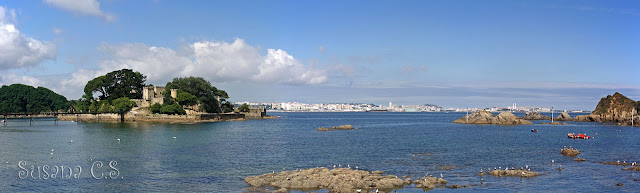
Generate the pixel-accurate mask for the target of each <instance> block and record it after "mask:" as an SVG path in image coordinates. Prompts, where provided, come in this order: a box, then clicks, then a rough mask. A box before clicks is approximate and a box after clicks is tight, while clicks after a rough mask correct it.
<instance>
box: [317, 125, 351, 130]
mask: <svg viewBox="0 0 640 193" xmlns="http://www.w3.org/2000/svg"><path fill="white" fill-rule="evenodd" d="M351 129H354V128H353V126H351V125H340V126H337V127H331V128H326V127H320V128H318V129H316V130H318V131H333V130H351ZM355 129H356V130H357V129H358V128H355Z"/></svg>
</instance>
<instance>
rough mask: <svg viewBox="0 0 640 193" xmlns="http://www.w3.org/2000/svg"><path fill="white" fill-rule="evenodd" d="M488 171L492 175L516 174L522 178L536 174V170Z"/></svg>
mask: <svg viewBox="0 0 640 193" xmlns="http://www.w3.org/2000/svg"><path fill="white" fill-rule="evenodd" d="M488 173H489V174H490V175H494V176H516V177H524V178H529V177H534V176H538V172H532V171H529V170H492V171H490V172H488Z"/></svg>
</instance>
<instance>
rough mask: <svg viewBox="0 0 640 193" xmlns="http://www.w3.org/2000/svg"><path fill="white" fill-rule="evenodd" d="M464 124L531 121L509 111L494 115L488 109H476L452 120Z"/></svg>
mask: <svg viewBox="0 0 640 193" xmlns="http://www.w3.org/2000/svg"><path fill="white" fill-rule="evenodd" d="M453 122H454V123H464V124H496V125H531V124H533V123H532V122H531V121H527V120H524V119H522V118H519V117H517V116H515V115H514V114H513V113H510V112H502V113H500V114H498V116H494V115H493V114H492V113H491V112H489V111H476V112H474V113H471V114H469V115H467V116H464V117H462V118H460V119H457V120H455V121H453Z"/></svg>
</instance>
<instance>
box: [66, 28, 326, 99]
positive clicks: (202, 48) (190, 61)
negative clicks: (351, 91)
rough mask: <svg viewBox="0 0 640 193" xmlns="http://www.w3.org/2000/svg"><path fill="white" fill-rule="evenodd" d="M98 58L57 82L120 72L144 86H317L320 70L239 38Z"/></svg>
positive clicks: (108, 51)
mask: <svg viewBox="0 0 640 193" xmlns="http://www.w3.org/2000/svg"><path fill="white" fill-rule="evenodd" d="M98 50H99V51H100V52H101V53H102V55H103V58H102V59H101V60H100V61H99V62H98V68H99V69H98V70H85V69H82V70H78V71H77V72H75V73H73V74H72V75H71V78H70V79H68V80H65V81H62V84H63V85H65V86H75V87H78V88H82V87H83V86H84V85H85V84H86V83H87V81H89V80H91V79H93V78H95V77H97V76H100V75H103V74H106V73H108V72H111V71H113V70H119V69H122V68H131V69H133V70H135V71H139V72H141V73H142V74H145V75H147V82H148V83H152V84H164V83H166V82H168V81H170V80H171V79H173V78H177V77H185V76H200V77H203V78H205V79H207V80H209V81H211V82H214V83H222V82H251V83H285V84H321V83H324V82H326V81H327V79H328V78H327V76H326V71H325V70H320V69H315V68H313V67H310V66H308V65H304V64H302V63H301V62H299V61H298V60H296V59H295V58H294V57H293V56H291V55H289V54H288V53H287V52H285V51H283V50H280V49H267V53H266V55H263V54H261V49H260V48H258V47H254V46H251V45H248V44H247V43H245V41H244V40H242V39H236V40H234V41H233V42H231V43H228V42H211V41H200V42H195V43H192V44H189V45H187V46H184V47H183V48H182V49H180V50H179V51H176V50H174V49H171V48H166V47H155V46H148V45H146V44H140V43H133V44H130V43H127V44H116V45H114V44H107V43H103V44H102V45H100V46H98Z"/></svg>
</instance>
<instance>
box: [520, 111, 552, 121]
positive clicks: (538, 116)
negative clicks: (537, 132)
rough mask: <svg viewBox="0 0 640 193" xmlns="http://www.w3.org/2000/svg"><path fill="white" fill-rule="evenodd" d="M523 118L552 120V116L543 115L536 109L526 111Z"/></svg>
mask: <svg viewBox="0 0 640 193" xmlns="http://www.w3.org/2000/svg"><path fill="white" fill-rule="evenodd" d="M522 118H523V119H525V120H550V119H551V117H549V116H543V115H542V114H540V112H535V111H531V112H527V113H525V114H524V116H523V117H522Z"/></svg>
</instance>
